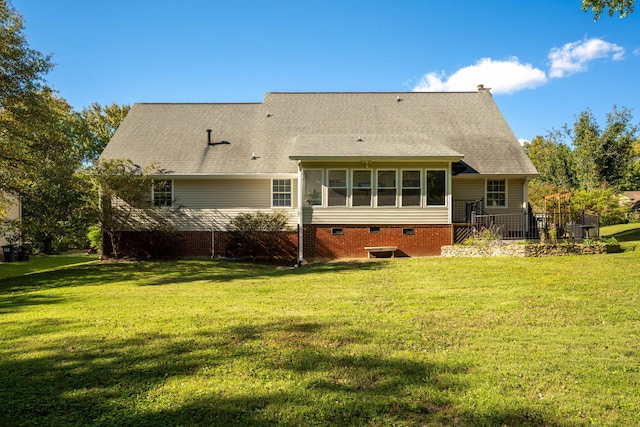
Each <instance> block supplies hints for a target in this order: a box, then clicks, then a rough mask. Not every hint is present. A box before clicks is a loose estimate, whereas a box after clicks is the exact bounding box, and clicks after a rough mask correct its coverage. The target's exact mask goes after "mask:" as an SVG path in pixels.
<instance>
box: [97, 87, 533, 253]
mask: <svg viewBox="0 0 640 427" xmlns="http://www.w3.org/2000/svg"><path fill="white" fill-rule="evenodd" d="M102 158H106V159H124V158H126V159H130V160H132V161H133V162H134V163H136V164H138V165H141V166H146V165H149V164H153V163H155V164H157V165H159V166H160V167H161V168H163V169H164V170H165V171H166V172H167V173H166V174H164V175H162V176H158V177H157V179H158V180H157V181H156V185H155V186H154V190H153V195H152V197H153V200H154V203H155V204H158V205H173V206H180V207H181V209H180V213H181V214H180V216H179V218H178V217H177V218H176V220H175V224H176V226H177V227H178V228H179V229H180V230H181V231H182V232H183V236H184V247H183V248H182V251H183V254H185V255H189V256H197V255H200V256H211V255H215V256H218V255H223V254H224V253H225V247H224V244H223V243H224V242H225V241H226V240H225V234H226V233H227V230H228V224H229V220H230V219H231V218H233V217H234V216H235V215H237V214H239V213H241V212H248V211H249V212H250V211H258V210H263V211H266V210H271V209H283V210H285V211H286V212H287V213H288V215H289V217H290V226H291V228H292V230H294V232H293V236H292V239H291V241H292V245H295V246H297V248H296V250H297V252H298V257H299V260H300V261H301V260H302V259H308V258H325V259H326V258H364V257H367V256H368V255H369V253H368V251H367V250H366V249H365V248H371V247H374V248H378V247H395V248H396V251H395V252H394V253H395V254H398V255H406V256H427V255H438V254H440V248H441V247H442V246H443V245H449V244H451V243H452V242H453V241H454V228H455V224H456V223H457V222H459V221H463V220H464V216H465V213H464V209H465V208H464V206H465V205H464V203H468V202H469V201H480V200H481V201H482V202H481V203H482V204H483V209H484V211H485V212H487V213H490V214H491V213H493V214H519V215H521V214H522V213H523V212H524V211H525V210H526V208H527V181H528V180H529V179H530V178H532V177H535V176H537V171H536V169H535V168H534V166H533V165H532V163H531V162H530V161H529V159H528V157H527V156H526V154H525V152H524V150H523V149H522V147H521V146H520V143H519V142H518V140H517V139H516V137H515V135H514V134H513V132H512V131H511V129H510V128H509V125H508V124H507V122H506V121H505V119H504V117H503V116H502V114H501V112H500V111H499V109H498V107H497V106H496V104H495V102H494V101H493V98H492V95H491V93H490V92H489V90H488V89H485V88H483V87H482V86H481V85H480V86H478V91H477V92H458V93H455V92H447V93H433V92H429V93H425V92H410V93H267V94H266V95H265V97H264V100H263V102H260V103H223V104H218V103H211V104H180V103H178V104H162V103H160V104H158V103H154V104H148V103H141V104H135V105H134V106H133V108H132V109H131V111H130V112H129V114H128V115H127V117H126V118H125V120H124V121H123V123H122V124H121V126H120V128H119V129H118V130H117V132H116V133H115V134H114V136H113V138H112V140H111V141H110V142H109V144H108V145H107V147H106V149H105V150H104V152H103V154H102ZM522 226H523V227H526V225H522ZM212 252H213V253H212Z"/></svg>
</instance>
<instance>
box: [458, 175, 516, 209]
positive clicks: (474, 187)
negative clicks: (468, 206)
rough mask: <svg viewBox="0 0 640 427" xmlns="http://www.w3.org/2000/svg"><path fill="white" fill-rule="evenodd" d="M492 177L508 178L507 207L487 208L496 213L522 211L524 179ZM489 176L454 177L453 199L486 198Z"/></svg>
mask: <svg viewBox="0 0 640 427" xmlns="http://www.w3.org/2000/svg"><path fill="white" fill-rule="evenodd" d="M490 179H506V181H507V207H506V208H487V207H485V210H486V211H487V212H488V213H494V214H514V213H518V214H519V213H521V212H522V198H523V193H522V185H523V183H524V180H523V179H521V178H507V177H497V178H490ZM486 180H487V178H485V177H482V178H480V177H479V178H466V177H464V178H456V177H453V189H452V194H453V200H454V203H455V201H456V200H480V199H486V182H487V181H486Z"/></svg>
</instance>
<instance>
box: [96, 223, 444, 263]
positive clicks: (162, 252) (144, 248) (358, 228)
mask: <svg viewBox="0 0 640 427" xmlns="http://www.w3.org/2000/svg"><path fill="white" fill-rule="evenodd" d="M371 227H378V228H379V231H376V230H371ZM334 229H342V234H333V232H332V230H334ZM403 229H412V230H413V233H414V234H403ZM452 236H453V234H452V228H451V225H446V224H445V225H380V226H375V225H372V226H369V225H367V226H362V225H340V224H333V225H305V226H304V257H305V259H338V258H367V251H366V250H365V249H364V248H365V246H397V247H398V250H397V251H396V256H409V257H417V256H434V255H440V249H441V247H443V246H446V245H451V244H452V243H453V242H452ZM212 246H213V247H215V253H214V254H213V255H214V256H215V257H220V256H222V257H235V256H236V255H237V246H236V245H235V244H234V241H233V239H232V236H231V233H229V232H224V231H215V233H214V235H213V241H212V235H211V232H210V231H183V232H181V233H179V234H178V235H177V237H176V238H175V239H174V240H172V241H166V240H159V239H158V238H157V237H154V235H153V234H151V233H140V232H129V233H125V235H124V236H123V237H122V241H121V244H120V251H121V255H122V256H123V257H134V258H154V259H157V258H160V259H162V258H198V257H211V255H212ZM281 246H282V247H281V249H280V253H281V254H282V255H281V257H283V258H291V259H297V252H298V233H297V232H296V231H293V232H288V233H285V237H284V241H283V242H281ZM110 253H111V247H110V245H109V239H108V238H107V237H106V236H105V254H110Z"/></svg>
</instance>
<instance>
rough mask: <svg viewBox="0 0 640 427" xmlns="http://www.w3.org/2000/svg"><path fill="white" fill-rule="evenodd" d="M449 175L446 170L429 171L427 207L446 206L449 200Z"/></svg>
mask: <svg viewBox="0 0 640 427" xmlns="http://www.w3.org/2000/svg"><path fill="white" fill-rule="evenodd" d="M446 178H447V174H446V172H445V171H444V170H430V171H427V206H444V205H445V204H446V199H447V179H446Z"/></svg>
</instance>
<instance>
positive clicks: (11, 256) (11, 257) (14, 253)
mask: <svg viewBox="0 0 640 427" xmlns="http://www.w3.org/2000/svg"><path fill="white" fill-rule="evenodd" d="M2 252H3V253H4V262H16V261H17V260H18V246H17V245H6V246H3V247H2Z"/></svg>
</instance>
